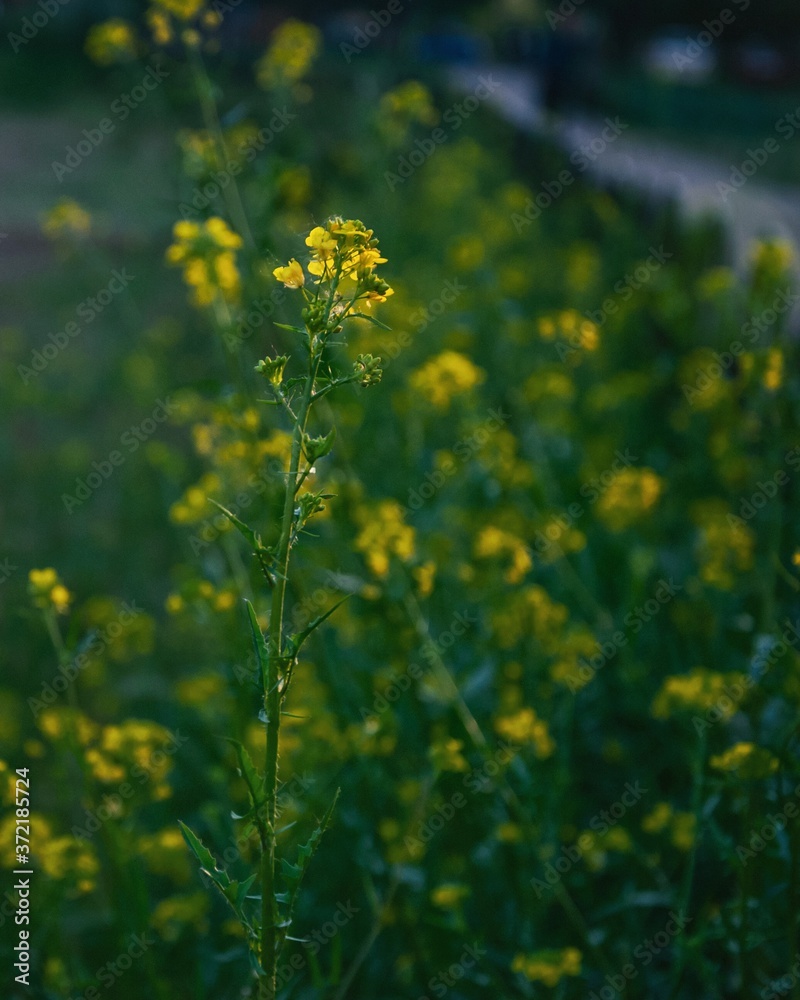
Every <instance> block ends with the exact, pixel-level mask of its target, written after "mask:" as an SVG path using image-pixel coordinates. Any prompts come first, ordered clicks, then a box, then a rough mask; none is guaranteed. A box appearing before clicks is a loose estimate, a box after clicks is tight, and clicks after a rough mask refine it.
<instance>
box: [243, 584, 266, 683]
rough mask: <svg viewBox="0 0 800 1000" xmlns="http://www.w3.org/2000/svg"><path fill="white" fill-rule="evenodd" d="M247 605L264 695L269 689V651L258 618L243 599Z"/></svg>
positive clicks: (249, 604)
mask: <svg viewBox="0 0 800 1000" xmlns="http://www.w3.org/2000/svg"><path fill="white" fill-rule="evenodd" d="M244 603H245V604H246V605H247V614H248V617H249V619H250V629H251V631H252V633H253V647H254V648H255V652H256V660H257V661H258V665H259V667H260V668H261V684H262V687H263V689H264V693H265V694H266V691H267V688H268V687H269V650H268V649H267V643H266V641H265V640H264V635H263V633H262V631H261V626H260V625H259V624H258V618H257V617H256V612H255V609H254V607H253V605H252V604H251V603H250V601H248V600H247V599H246V598H245V602H244Z"/></svg>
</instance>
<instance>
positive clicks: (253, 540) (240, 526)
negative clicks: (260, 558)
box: [208, 497, 263, 552]
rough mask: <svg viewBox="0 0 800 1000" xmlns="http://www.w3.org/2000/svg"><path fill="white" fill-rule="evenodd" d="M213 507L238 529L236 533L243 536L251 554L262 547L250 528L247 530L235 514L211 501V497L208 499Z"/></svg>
mask: <svg viewBox="0 0 800 1000" xmlns="http://www.w3.org/2000/svg"><path fill="white" fill-rule="evenodd" d="M208 499H209V501H210V502H211V503H213V504H214V506H215V507H216V508H217V509H218V510H220V511H222V513H223V514H224V515H225V517H227V519H228V520H229V521H230V522H231V524H232V525H233V526H234V527H235V528H237V529H238V531H239V532H240V533H241V534H242V535H244V537H245V538H246V539H247V541H248V542H249V543H250V548H251V549H252V550H253V552H258V551H259V550H260V549H261V548H262V547H263V546H262V545H261V536H260V535H257V534H256V532H255V531H253V529H252V528H249V527H248V526H247V525H246V524H245V523H244V521H242V520H240V519H239V518H238V517H237V516H236V515H235V514H233V513H232V512H231V511H229V510H228V508H227V507H223V506H222V504H221V503H217V501H216V500H212V499H211V497H209V498H208Z"/></svg>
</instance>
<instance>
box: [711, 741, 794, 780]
mask: <svg viewBox="0 0 800 1000" xmlns="http://www.w3.org/2000/svg"><path fill="white" fill-rule="evenodd" d="M708 763H709V766H710V767H713V768H714V770H716V771H726V772H728V773H729V774H730V773H733V774H735V775H736V776H737V777H738V778H745V779H747V778H766V777H768V775H770V774H774V773H775V772H776V771H777V770H778V767H779V764H780V762H779V761H778V759H777V757H773V755H772V754H771V753H770V752H769V751H768V750H764V749H763V748H762V747H757V746H756V745H755V744H754V743H736V744H734V746H732V747H731V748H730V749H729V750H726V751H725V753H722V754H718V755H717V756H716V757H712V758H711V759H710V760H709V762H708Z"/></svg>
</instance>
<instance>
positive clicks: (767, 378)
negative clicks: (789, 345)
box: [762, 347, 783, 392]
mask: <svg viewBox="0 0 800 1000" xmlns="http://www.w3.org/2000/svg"><path fill="white" fill-rule="evenodd" d="M762 380H763V382H764V388H765V389H768V390H769V391H770V392H776V391H777V390H778V389H780V387H781V386H782V385H783V351H782V350H781V349H780V347H770V349H769V350H768V351H767V361H766V365H765V367H764V375H763V376H762Z"/></svg>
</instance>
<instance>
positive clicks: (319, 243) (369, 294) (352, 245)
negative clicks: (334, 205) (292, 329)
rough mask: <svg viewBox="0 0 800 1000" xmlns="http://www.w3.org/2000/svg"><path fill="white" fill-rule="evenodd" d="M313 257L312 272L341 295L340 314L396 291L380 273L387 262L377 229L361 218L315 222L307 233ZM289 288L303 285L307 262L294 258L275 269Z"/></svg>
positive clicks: (310, 263) (279, 278) (275, 274)
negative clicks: (318, 223) (361, 302)
mask: <svg viewBox="0 0 800 1000" xmlns="http://www.w3.org/2000/svg"><path fill="white" fill-rule="evenodd" d="M306 246H307V247H310V250H311V260H310V262H309V264H308V272H309V274H311V275H313V276H314V278H315V279H316V283H317V285H320V284H322V283H323V282H328V283H330V284H331V287H332V290H333V292H334V293H335V294H336V295H337V296H338V303H337V316H338V318H339V319H340V320H342V319H345V318H346V317H347V316H348V314H349V313H350V312H352V310H353V308H354V307H355V304H356V302H359V301H363V302H364V303H365V304H366V305H369V304H371V303H372V302H385V301H386V299H387V298H388V296H390V295H393V294H394V291H393V289H391V288H390V287H389V285H387V284H386V282H385V281H383V280H382V279H381V278H379V277H378V275H377V273H376V271H375V268H376V267H378V266H379V265H380V264H385V263H386V258H385V257H381V254H380V251H379V250H378V240H377V239H375V238H374V236H373V230H371V229H367V228H366V226H365V225H364V223H363V222H361V221H359V220H358V219H342V218H340V217H339V216H333V217H332V218H331V219H329V220H328V222H327V224H326V225H325V226H315V227H314V228H313V229H312V230H311V232H310V233H309V234H308V236H307V237H306ZM272 273H273V275H274V277H275V278H277V280H278V281H280V282H282V283H283V284H284V285H285V286H286V288H292V289H299V288H303V286H304V285H305V283H306V276H305V272H304V271H303V266H302V265H301V264H300V263H298V261H296V260H295V259H294V258H293V259H292V260H290V261H289V263H288V264H286V265H285V266H282V267H276V268H275V270H274V271H273V272H272Z"/></svg>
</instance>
